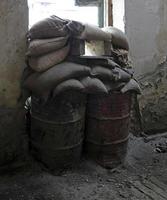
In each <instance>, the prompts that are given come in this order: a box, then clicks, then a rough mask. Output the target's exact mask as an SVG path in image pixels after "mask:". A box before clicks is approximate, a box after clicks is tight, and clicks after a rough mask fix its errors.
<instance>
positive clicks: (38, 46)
mask: <svg viewBox="0 0 167 200" xmlns="http://www.w3.org/2000/svg"><path fill="white" fill-rule="evenodd" d="M67 40H68V36H66V37H57V38H51V39H36V40H32V41H31V42H30V43H29V46H28V51H27V53H26V55H27V56H40V55H44V54H47V53H50V52H53V51H56V50H58V49H60V48H62V47H64V46H65V44H66V43H67Z"/></svg>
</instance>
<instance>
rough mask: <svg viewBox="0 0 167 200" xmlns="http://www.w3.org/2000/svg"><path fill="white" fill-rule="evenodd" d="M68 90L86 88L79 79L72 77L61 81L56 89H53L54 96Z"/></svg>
mask: <svg viewBox="0 0 167 200" xmlns="http://www.w3.org/2000/svg"><path fill="white" fill-rule="evenodd" d="M67 90H77V91H80V92H82V91H83V90H84V86H83V85H82V83H81V82H80V81H79V80H76V79H70V80H67V81H64V82H62V83H60V84H59V85H58V86H57V87H56V89H54V91H53V97H55V96H56V95H58V94H60V93H61V92H65V91H67Z"/></svg>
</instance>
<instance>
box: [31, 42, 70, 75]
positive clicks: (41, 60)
mask: <svg viewBox="0 0 167 200" xmlns="http://www.w3.org/2000/svg"><path fill="white" fill-rule="evenodd" d="M69 50H70V46H69V45H67V46H65V47H63V48H62V49H59V50H57V51H54V52H51V53H48V54H46V55H43V56H38V57H30V58H29V65H30V67H31V68H32V69H33V70H35V71H37V72H43V71H46V70H47V69H49V68H51V67H53V66H54V65H56V64H58V63H60V62H62V61H63V60H64V59H65V58H66V57H67V55H68V53H69Z"/></svg>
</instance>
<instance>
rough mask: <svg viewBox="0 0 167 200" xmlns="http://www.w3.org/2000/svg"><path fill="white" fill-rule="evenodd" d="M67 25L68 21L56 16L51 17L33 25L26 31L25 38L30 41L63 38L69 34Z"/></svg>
mask: <svg viewBox="0 0 167 200" xmlns="http://www.w3.org/2000/svg"><path fill="white" fill-rule="evenodd" d="M67 23H68V21H66V20H63V19H61V18H59V17H57V16H51V17H49V18H46V19H44V20H41V21H39V22H37V23H36V24H34V25H33V26H32V27H31V28H30V30H29V31H28V34H27V36H28V38H29V39H30V40H33V39H44V38H54V37H64V36H67V35H68V33H69V30H68V28H67V27H66V24H67Z"/></svg>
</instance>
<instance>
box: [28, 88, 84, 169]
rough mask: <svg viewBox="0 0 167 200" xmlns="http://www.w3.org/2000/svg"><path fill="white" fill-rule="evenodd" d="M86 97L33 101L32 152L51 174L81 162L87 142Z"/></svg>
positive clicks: (70, 95)
mask: <svg viewBox="0 0 167 200" xmlns="http://www.w3.org/2000/svg"><path fill="white" fill-rule="evenodd" d="M85 105H86V96H85V95H84V94H82V93H79V92H76V91H69V92H65V93H63V94H61V95H59V96H57V97H55V98H54V99H51V100H48V101H47V102H45V103H43V101H42V100H41V99H39V98H37V97H35V96H32V100H31V136H30V144H31V152H32V154H33V155H34V156H35V158H36V159H38V160H39V161H41V162H42V163H43V164H44V165H45V166H46V167H47V168H49V169H50V170H56V169H62V170H63V169H65V168H68V167H71V166H72V165H73V164H76V163H77V162H79V160H80V156H81V151H82V144H83V138H84V122H85Z"/></svg>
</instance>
